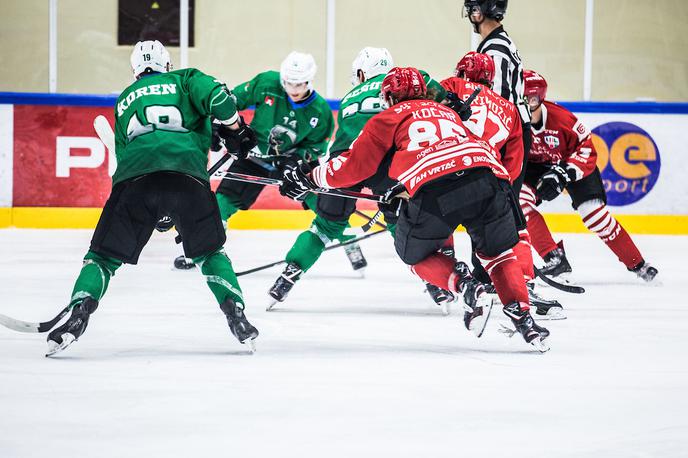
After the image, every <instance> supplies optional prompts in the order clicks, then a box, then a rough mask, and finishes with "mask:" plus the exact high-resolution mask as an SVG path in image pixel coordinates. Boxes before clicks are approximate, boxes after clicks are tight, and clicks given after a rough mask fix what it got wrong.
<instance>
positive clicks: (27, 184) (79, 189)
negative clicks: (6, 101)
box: [13, 105, 372, 209]
mask: <svg viewBox="0 0 688 458" xmlns="http://www.w3.org/2000/svg"><path fill="white" fill-rule="evenodd" d="M100 114H102V115H105V117H107V118H108V120H109V121H110V123H111V124H112V125H114V113H113V110H112V109H111V108H108V107H83V106H59V105H15V106H14V180H13V205H14V206H15V207H102V206H103V205H104V204H105V201H106V199H107V198H108V196H109V195H110V189H111V186H112V181H111V179H110V177H111V175H112V173H113V172H114V167H115V162H114V160H111V159H110V154H109V152H108V151H107V149H106V148H105V146H104V145H103V144H102V142H101V141H100V140H99V139H98V137H97V135H96V133H95V131H94V130H93V119H94V118H95V117H96V116H98V115H100ZM242 114H243V116H244V119H245V120H246V121H247V122H250V120H251V119H252V118H253V111H252V110H250V111H249V110H247V111H246V112H244V113H242ZM218 184H219V180H213V181H212V182H211V185H212V186H213V189H214V188H216V187H217V185H218ZM252 208H255V209H301V208H302V207H301V205H300V204H299V203H296V202H294V201H292V200H290V199H287V198H284V197H282V196H280V195H279V192H278V191H277V188H275V187H270V186H267V187H266V188H265V189H264V190H263V192H262V193H261V195H260V197H259V198H258V200H257V201H256V203H255V205H254V206H253V207H252ZM362 208H372V206H371V205H370V204H369V205H367V206H365V207H362Z"/></svg>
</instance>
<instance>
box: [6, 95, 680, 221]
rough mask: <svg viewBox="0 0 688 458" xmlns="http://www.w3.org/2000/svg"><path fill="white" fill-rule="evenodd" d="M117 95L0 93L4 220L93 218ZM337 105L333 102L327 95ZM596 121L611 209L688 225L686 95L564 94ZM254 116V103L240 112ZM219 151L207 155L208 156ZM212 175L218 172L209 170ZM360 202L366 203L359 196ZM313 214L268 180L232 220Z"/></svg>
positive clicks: (553, 216) (103, 183)
mask: <svg viewBox="0 0 688 458" xmlns="http://www.w3.org/2000/svg"><path fill="white" fill-rule="evenodd" d="M114 101H115V98H114V97H113V96H98V95H94V96H87V95H82V96H75V95H51V94H17V93H0V227H24V228H92V227H94V226H95V223H96V221H97V220H98V216H99V214H100V208H101V207H102V205H103V204H104V202H105V200H106V199H107V197H108V195H109V192H110V186H111V180H110V176H111V175H112V173H113V171H114V169H115V165H116V164H115V161H114V157H113V155H112V154H110V152H109V151H107V150H106V148H105V147H104V145H103V144H102V143H101V142H100V141H99V139H98V138H97V137H96V135H95V132H94V131H93V127H92V123H93V119H94V118H95V117H96V116H97V115H99V114H104V115H105V116H106V117H107V118H108V119H109V120H110V122H111V123H112V122H114V116H113V111H112V106H113V105H114ZM330 104H331V106H332V107H333V108H334V109H335V110H336V108H337V102H335V101H331V102H330ZM564 105H565V106H567V107H568V108H569V109H571V110H572V111H574V112H575V113H576V114H577V115H578V116H579V117H580V119H582V120H583V121H584V122H585V123H586V124H587V125H588V127H590V128H591V129H592V131H593V140H594V142H595V146H596V149H597V150H598V152H599V157H598V166H599V167H600V170H601V171H602V177H603V181H604V184H605V187H606V188H607V193H608V197H609V204H610V206H611V208H612V211H613V212H614V213H615V214H616V215H618V216H619V219H620V220H621V221H622V222H623V223H624V224H625V225H626V227H627V228H628V229H629V230H630V231H631V232H636V233H664V234H680V233H688V192H687V191H688V184H687V182H686V180H685V177H686V176H688V162H686V161H685V160H684V158H683V151H684V148H685V145H686V144H688V130H687V129H686V126H688V104H680V103H649V102H646V103H583V102H571V103H564ZM245 115H246V117H247V119H249V120H250V119H251V117H252V113H251V112H250V111H249V112H247V113H245ZM216 159H217V158H216V157H211V158H210V162H214V160H216ZM213 185H214V186H216V185H217V180H213ZM361 209H362V210H368V211H372V207H371V206H370V205H368V206H366V205H364V204H362V206H361ZM543 211H544V212H545V213H547V215H548V216H547V219H548V222H550V224H551V227H552V229H553V230H555V231H560V232H579V231H584V230H585V228H584V227H583V225H582V224H581V223H580V218H579V217H578V215H577V214H575V213H573V212H572V209H571V208H570V203H569V200H568V198H567V196H561V197H560V198H558V199H557V200H556V201H554V202H553V203H548V204H545V205H544V206H543ZM311 219H312V214H311V213H310V212H308V211H304V210H302V209H301V207H300V205H299V204H297V203H295V202H292V201H290V200H288V199H284V198H282V197H280V196H279V194H278V193H277V191H276V189H274V188H267V189H266V190H265V191H264V192H263V194H262V195H261V197H260V199H259V200H258V202H257V203H256V205H255V207H254V209H252V210H250V211H247V212H240V214H239V215H237V216H236V217H234V218H232V219H231V223H230V227H231V228H235V229H300V228H305V227H307V226H308V224H309V222H310V221H311Z"/></svg>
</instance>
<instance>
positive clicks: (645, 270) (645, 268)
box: [628, 261, 659, 284]
mask: <svg viewBox="0 0 688 458" xmlns="http://www.w3.org/2000/svg"><path fill="white" fill-rule="evenodd" d="M628 270H630V271H631V272H633V273H634V274H636V275H637V276H638V278H640V279H642V280H644V281H646V282H647V283H653V284H658V280H655V277H656V276H657V273H658V272H659V271H658V270H657V268H656V267H653V266H651V265H650V264H649V263H647V262H645V261H642V262H641V263H640V264H638V265H637V266H635V267H634V268H632V269H628Z"/></svg>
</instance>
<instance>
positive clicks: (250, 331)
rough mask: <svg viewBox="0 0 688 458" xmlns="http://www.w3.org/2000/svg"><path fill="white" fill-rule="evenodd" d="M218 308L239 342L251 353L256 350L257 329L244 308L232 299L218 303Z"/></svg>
mask: <svg viewBox="0 0 688 458" xmlns="http://www.w3.org/2000/svg"><path fill="white" fill-rule="evenodd" d="M220 309H221V310H222V312H224V314H225V316H226V317H227V324H228V325H229V330H230V331H232V334H233V335H234V337H236V338H237V339H238V340H239V342H241V343H242V344H244V345H246V346H247V347H248V348H249V350H250V351H251V353H253V352H254V351H256V344H255V342H254V340H255V338H256V337H258V334H259V333H258V330H257V329H256V328H255V327H253V325H252V324H251V323H249V322H248V320H247V319H246V315H244V309H243V308H241V307H239V306H238V305H237V304H236V303H235V302H234V301H233V300H232V299H227V300H225V301H224V302H223V303H222V304H220Z"/></svg>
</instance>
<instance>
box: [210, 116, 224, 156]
mask: <svg viewBox="0 0 688 458" xmlns="http://www.w3.org/2000/svg"><path fill="white" fill-rule="evenodd" d="M210 126H211V128H212V129H213V136H212V138H211V140H210V151H220V150H221V149H222V142H223V140H222V138H221V137H220V134H219V133H218V130H219V129H220V124H217V123H214V122H213V123H211V124H210Z"/></svg>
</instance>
